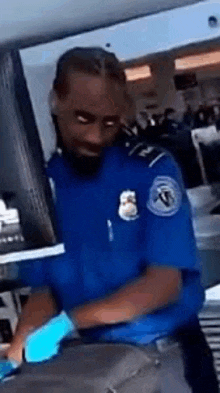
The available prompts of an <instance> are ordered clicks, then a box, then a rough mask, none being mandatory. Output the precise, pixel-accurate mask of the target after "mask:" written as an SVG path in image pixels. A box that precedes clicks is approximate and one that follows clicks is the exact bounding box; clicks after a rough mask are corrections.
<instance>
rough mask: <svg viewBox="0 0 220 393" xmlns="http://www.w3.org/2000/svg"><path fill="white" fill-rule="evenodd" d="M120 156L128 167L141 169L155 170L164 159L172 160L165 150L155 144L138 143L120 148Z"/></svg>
mask: <svg viewBox="0 0 220 393" xmlns="http://www.w3.org/2000/svg"><path fill="white" fill-rule="evenodd" d="M119 154H120V155H121V156H122V157H123V158H124V161H125V162H126V165H129V166H133V167H135V166H136V165H137V166H138V167H139V168H141V167H143V168H146V167H148V168H153V167H155V166H157V165H158V164H159V162H160V163H161V162H162V160H163V159H168V160H170V159H172V157H171V155H170V154H169V153H168V152H167V151H166V150H165V149H163V148H161V147H160V146H157V145H153V144H147V143H145V142H142V141H138V140H137V142H135V143H132V144H129V143H127V145H126V146H123V147H120V148H119Z"/></svg>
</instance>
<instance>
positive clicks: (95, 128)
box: [86, 124, 104, 146]
mask: <svg viewBox="0 0 220 393" xmlns="http://www.w3.org/2000/svg"><path fill="white" fill-rule="evenodd" d="M86 141H87V142H88V143H91V144H92V145H98V146H100V145H102V144H103V141H104V133H103V130H102V126H101V125H100V124H94V125H92V126H90V127H89V130H88V134H87V138H86Z"/></svg>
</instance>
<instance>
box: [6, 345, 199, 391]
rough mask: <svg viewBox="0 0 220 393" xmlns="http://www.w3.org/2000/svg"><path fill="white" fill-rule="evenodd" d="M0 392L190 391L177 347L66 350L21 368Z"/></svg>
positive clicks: (79, 348) (127, 346) (74, 347)
mask: <svg viewBox="0 0 220 393" xmlns="http://www.w3.org/2000/svg"><path fill="white" fill-rule="evenodd" d="M0 391H1V393H6V392H7V393H9V392H10V393H191V389H190V388H189V386H188V385H187V383H186V381H185V379H184V373H183V361H182V354H181V351H180V348H179V346H178V344H177V343H169V342H165V343H158V345H152V344H151V345H148V346H146V347H143V346H142V347H137V346H133V345H128V344H106V343H96V344H82V345H78V346H72V345H70V346H67V347H66V348H64V349H63V353H62V354H61V355H60V356H58V357H57V358H55V359H52V360H50V361H48V362H45V363H44V364H42V363H41V364H24V366H23V368H22V373H21V374H20V375H18V376H16V377H15V378H14V379H13V380H11V381H10V380H9V381H6V382H4V383H3V384H2V386H1V387H0Z"/></svg>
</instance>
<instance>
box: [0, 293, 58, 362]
mask: <svg viewBox="0 0 220 393" xmlns="http://www.w3.org/2000/svg"><path fill="white" fill-rule="evenodd" d="M56 312H57V309H56V304H55V302H54V300H53V297H52V295H51V293H50V291H49V290H48V289H46V288H45V289H43V290H40V291H39V292H37V293H33V294H31V295H30V297H29V299H28V301H27V303H26V305H25V307H24V309H23V311H22V313H21V315H20V319H19V322H18V325H17V328H16V332H15V334H14V337H13V340H12V343H11V345H10V347H9V349H8V350H7V351H6V353H5V355H6V356H7V357H11V358H13V359H15V360H17V361H19V362H20V361H22V351H23V346H24V342H25V339H26V338H27V336H28V335H29V334H30V333H31V332H32V331H34V330H35V329H37V328H38V327H40V326H42V325H43V324H44V323H46V322H47V321H48V320H49V319H50V318H52V317H53V316H54V315H55V314H56Z"/></svg>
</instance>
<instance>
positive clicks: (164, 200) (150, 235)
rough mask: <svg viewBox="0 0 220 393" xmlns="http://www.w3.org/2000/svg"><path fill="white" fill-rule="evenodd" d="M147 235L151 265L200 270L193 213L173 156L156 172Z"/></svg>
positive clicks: (145, 226)
mask: <svg viewBox="0 0 220 393" xmlns="http://www.w3.org/2000/svg"><path fill="white" fill-rule="evenodd" d="M151 175H152V176H151V181H150V186H149V188H148V195H147V203H146V208H145V217H144V219H143V220H142V230H143V231H144V251H143V252H144V260H146V261H147V263H148V265H149V264H150V265H157V266H171V267H176V268H179V269H190V270H191V269H192V270H200V265H199V257H198V251H197V249H196V243H195V238H194V232H193V226H192V218H191V209H190V205H189V201H188V198H187V195H186V192H185V189H184V186H183V181H182V176H181V172H180V170H179V168H178V166H177V164H176V163H175V161H174V160H173V158H172V157H171V156H169V155H165V156H164V157H162V158H161V159H160V160H159V161H158V163H157V164H156V165H155V166H154V167H153V168H152V173H151Z"/></svg>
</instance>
